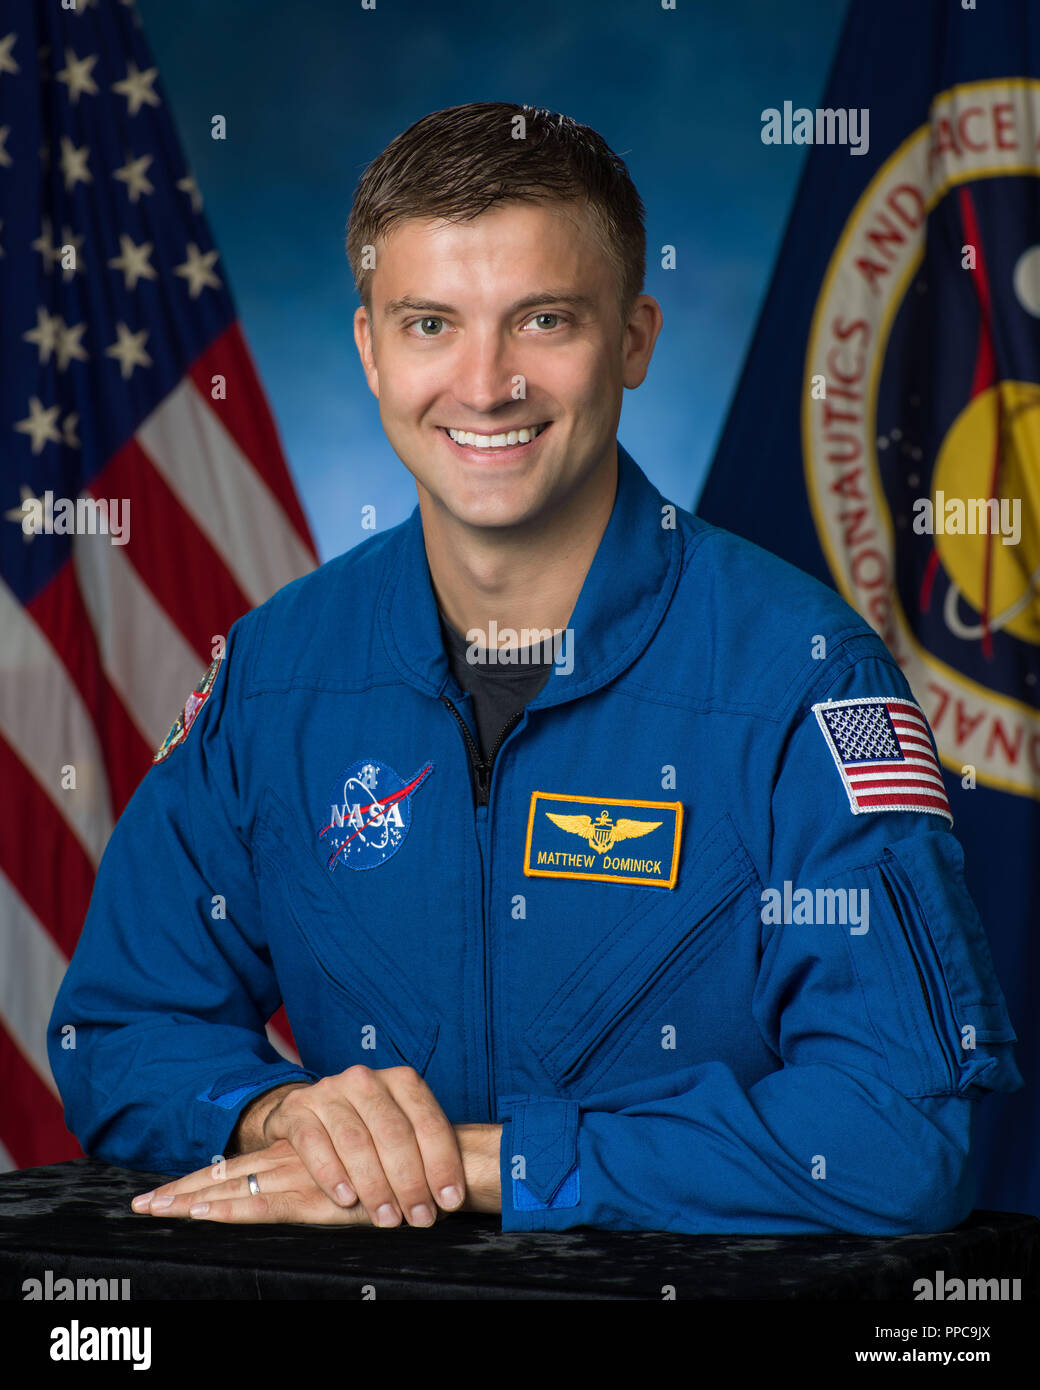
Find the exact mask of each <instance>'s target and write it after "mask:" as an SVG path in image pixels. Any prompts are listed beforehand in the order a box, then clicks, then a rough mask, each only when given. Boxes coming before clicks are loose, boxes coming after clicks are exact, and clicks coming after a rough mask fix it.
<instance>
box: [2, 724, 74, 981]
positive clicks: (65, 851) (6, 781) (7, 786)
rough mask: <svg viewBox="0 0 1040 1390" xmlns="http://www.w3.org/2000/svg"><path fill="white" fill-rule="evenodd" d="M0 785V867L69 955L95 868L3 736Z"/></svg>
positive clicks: (60, 946)
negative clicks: (1, 793)
mask: <svg viewBox="0 0 1040 1390" xmlns="http://www.w3.org/2000/svg"><path fill="white" fill-rule="evenodd" d="M0 786H2V787H3V788H4V796H3V797H2V798H0V870H2V871H3V872H4V873H5V874H6V875H7V877H8V878H9V879H10V880H11V883H12V884H13V885H14V887H15V888H16V889H17V890H18V892H19V894H20V895H21V896H22V898H23V899H24V900H25V902H26V903H27V904H28V906H29V908H30V909H31V910H32V912H33V913H34V914H35V916H36V917H37V918H38V920H39V921H40V922H41V923H42V924H43V926H44V927H45V928H46V929H47V931H48V932H49V933H50V935H51V937H52V938H53V939H54V941H55V942H56V943H57V945H58V946H59V948H60V949H61V950H62V951H63V952H64V954H65V955H66V956H71V955H72V952H73V951H74V950H75V949H76V942H77V941H78V940H79V933H80V928H81V927H82V926H83V919H84V918H85V917H86V915H87V907H88V906H89V904H90V894H91V891H92V889H93V887H94V867H93V865H92V864H91V862H90V860H89V859H88V858H87V854H86V851H85V850H84V848H83V846H82V845H81V844H80V842H79V840H78V839H77V838H76V836H75V835H74V834H73V833H72V831H71V830H70V829H69V826H68V823H67V822H66V821H65V820H64V818H63V817H62V814H61V812H60V811H59V810H58V808H57V806H55V804H54V802H53V801H52V800H51V799H50V797H49V796H48V795H47V793H46V792H45V791H44V790H43V788H42V787H41V786H40V784H39V782H38V781H37V780H36V778H35V777H34V776H33V774H32V773H31V772H30V771H29V769H28V768H27V767H26V766H25V764H24V763H23V762H22V760H21V758H19V757H18V755H17V754H16V753H15V752H14V750H13V749H12V748H11V746H10V744H9V743H8V742H7V740H6V739H4V738H0ZM68 795H69V796H75V792H69V793H68ZM41 866H44V867H43V869H42V871H41Z"/></svg>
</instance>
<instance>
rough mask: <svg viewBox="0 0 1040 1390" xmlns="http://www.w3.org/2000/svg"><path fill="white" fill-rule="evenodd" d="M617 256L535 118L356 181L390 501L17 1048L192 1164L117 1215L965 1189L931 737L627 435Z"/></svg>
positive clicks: (310, 581)
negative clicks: (656, 472) (31, 1035)
mask: <svg viewBox="0 0 1040 1390" xmlns="http://www.w3.org/2000/svg"><path fill="white" fill-rule="evenodd" d="M644 247H645V239H644V233H643V220H642V205H641V202H640V200H639V197H638V194H637V193H636V191H635V189H634V188H633V186H632V184H631V182H630V180H629V178H628V174H627V171H626V170H625V168H624V165H623V164H622V162H621V161H620V160H619V159H617V157H616V156H615V155H613V154H612V153H611V151H610V150H609V149H608V148H607V146H606V145H605V144H604V142H603V141H602V139H601V138H600V137H599V136H598V135H596V134H595V132H593V131H591V130H588V129H587V128H585V127H582V126H579V125H576V124H575V123H574V122H572V121H570V120H569V119H567V118H565V117H561V116H558V115H553V114H550V113H548V112H544V111H536V110H533V109H531V108H526V107H519V106H514V105H511V104H507V103H478V104H474V105H470V106H464V107H458V108H454V109H452V110H448V111H441V112H436V113H434V114H433V115H430V116H427V117H426V118H424V119H423V120H421V121H419V122H418V123H417V124H416V125H414V126H412V127H411V128H410V129H409V130H407V131H405V132H404V133H403V134H402V135H400V136H399V137H398V138H397V139H396V140H394V141H393V142H392V143H391V144H390V145H389V146H388V148H387V149H386V150H385V151H384V152H383V153H382V154H381V155H380V156H379V157H378V158H377V159H376V160H375V161H374V163H373V164H372V165H371V166H370V168H369V169H368V170H367V171H366V173H365V175H364V176H363V178H362V180H361V183H360V185H359V188H358V191H357V195H356V198H355V202H354V206H353V209H352V213H351V220H350V228H349V234H348V252H349V255H350V260H351V265H352V267H353V270H354V273H355V277H356V280H357V285H358V290H359V294H360V296H361V300H362V307H361V308H359V309H358V311H357V314H356V317H355V339H356V342H357V346H358V351H359V353H360V357H361V361H362V365H363V367H364V370H365V373H366V377H367V380H368V383H369V386H370V388H371V390H372V391H373V393H374V395H375V396H376V397H377V398H378V401H379V410H380V418H381V420H382V424H383V428H384V429H385V431H386V434H387V436H388V438H389V439H390V442H391V444H392V445H393V447H394V449H395V451H396V453H397V454H398V456H399V457H400V458H401V459H402V461H403V462H404V463H405V465H406V467H407V468H408V469H409V470H410V472H411V473H412V474H413V476H414V477H415V481H416V488H417V492H418V507H417V508H416V510H415V511H414V512H413V514H412V516H411V517H410V519H409V520H408V521H406V522H405V523H403V524H402V525H401V526H398V527H396V528H394V529H393V530H391V531H389V532H387V533H385V534H382V535H377V536H375V537H373V538H372V539H370V540H368V541H366V542H365V543H364V544H362V545H359V546H357V547H356V548H355V549H353V550H351V551H349V552H348V553H347V554H345V555H342V556H340V557H339V558H338V559H336V560H333V561H331V562H330V563H328V564H326V565H324V566H323V567H322V568H321V569H319V570H318V571H317V572H315V573H314V574H312V575H309V576H307V577H305V578H304V579H302V580H300V581H298V582H296V583H294V584H291V585H289V586H288V587H287V588H285V589H283V590H282V591H281V592H280V593H278V594H276V595H275V596H274V598H272V599H271V600H270V601H269V602H268V603H266V604H264V605H263V606H262V607H261V608H259V609H258V610H256V611H255V612H253V613H250V614H248V615H247V616H246V617H244V618H242V619H241V620H240V621H239V622H237V623H236V624H235V626H234V628H233V629H232V631H231V633H230V635H229V640H228V644H227V651H226V655H225V656H224V658H223V660H219V661H217V662H215V663H214V666H213V667H212V668H211V669H210V671H209V672H208V673H207V677H206V679H205V680H204V681H203V683H202V684H201V686H200V689H199V691H198V692H196V693H194V694H193V695H192V696H191V698H190V700H189V703H188V705H187V706H186V707H185V712H184V715H183V717H182V718H181V719H180V720H179V722H178V724H176V725H175V726H174V730H172V731H171V737H170V739H168V740H167V743H166V744H164V746H163V748H162V749H161V750H160V752H159V754H158V755H157V758H158V762H157V765H156V766H155V767H154V768H153V769H152V770H151V771H150V773H149V774H148V776H147V777H146V778H145V779H144V781H143V783H142V785H141V787H140V788H139V790H138V791H137V793H136V795H135V797H134V798H133V801H132V802H131V803H130V805H129V806H128V808H127V810H126V812H125V814H124V816H123V817H122V819H121V821H120V823H119V824H118V826H117V827H116V830H115V832H114V834H113V836H112V840H111V843H110V845H109V848H108V850H107V853H106V855H105V859H104V862H103V863H102V866H101V870H100V874H99V877H98V881H97V886H96V888H95V892H94V897H93V900H92V904H91V908H90V913H89V915H88V919H87V922H86V925H85V928H84V932H83V936H82V940H81V943H80V946H79V948H78V950H77V952H76V955H75V958H74V959H73V961H72V964H71V966H70V968H69V972H68V975H67V976H66V979H65V982H64V984H63V986H62V989H61V992H60V994H59V996H58V999H57V1003H56V1006H55V1010H54V1015H53V1018H52V1021H51V1029H50V1035H49V1042H50V1057H51V1062H52V1065H53V1067H54V1072H55V1076H56V1077H57V1080H58V1083H59V1086H60V1087H61V1091H62V1095H63V1097H64V1099H65V1103H66V1107H67V1116H68V1122H69V1124H70V1126H71V1128H72V1129H73V1131H74V1132H75V1133H76V1134H77V1135H78V1136H79V1137H80V1139H81V1141H82V1142H83V1144H84V1146H85V1148H86V1149H87V1150H88V1151H89V1152H91V1153H93V1154H96V1155H98V1156H99V1157H102V1158H106V1159H108V1160H109V1161H111V1162H115V1163H119V1164H122V1165H124V1166H133V1167H137V1168H143V1169H151V1170H157V1171H166V1172H183V1171H185V1170H186V1169H195V1170H197V1171H194V1172H191V1173H189V1174H188V1176H186V1177H184V1178H180V1179H178V1180H177V1181H175V1182H172V1183H169V1184H166V1185H164V1187H163V1188H161V1189H157V1192H156V1193H154V1194H142V1196H141V1197H140V1198H138V1199H137V1201H136V1202H135V1207H136V1209H138V1210H140V1211H142V1212H148V1213H150V1214H153V1215H173V1216H187V1215H189V1214H194V1215H196V1216H198V1217H200V1218H202V1219H214V1220H232V1221H261V1220H269V1221H270V1220H286V1221H315V1222H318V1223H321V1224H336V1223H341V1224H348V1225H349V1224H358V1223H369V1222H374V1223H376V1224H379V1225H387V1226H395V1225H398V1224H401V1223H402V1222H407V1223H409V1224H412V1225H419V1226H423V1225H429V1224H431V1223H432V1222H433V1221H434V1220H436V1219H437V1218H438V1217H441V1216H443V1214H444V1213H448V1212H451V1211H453V1210H458V1209H460V1208H461V1209H467V1210H478V1211H496V1212H497V1211H499V1210H500V1211H501V1221H502V1228H503V1229H504V1230H541V1229H563V1228H567V1227H570V1226H576V1225H581V1224H585V1225H591V1226H599V1227H616V1228H634V1229H651V1230H653V1229H658V1230H679V1231H718V1232H799V1231H804V1232H809V1231H819V1232H830V1231H856V1232H866V1233H901V1232H913V1231H927V1230H937V1229H944V1228H947V1227H949V1226H952V1225H955V1224H956V1223H957V1222H959V1221H961V1220H962V1219H963V1218H964V1217H965V1216H966V1215H967V1214H968V1212H969V1211H970V1209H971V1206H972V1199H973V1191H974V1188H973V1175H972V1168H971V1156H970V1148H971V1124H972V1114H973V1106H974V1105H975V1104H976V1103H977V1102H978V1100H979V1098H980V1097H981V1096H982V1095H983V1094H984V1093H985V1092H986V1091H987V1090H1013V1089H1016V1088H1017V1087H1018V1086H1020V1085H1021V1079H1020V1077H1019V1075H1018V1072H1017V1070H1016V1067H1015V1063H1014V1060H1013V1057H1012V1052H1011V1044H1012V1042H1013V1041H1014V1037H1015V1035H1014V1033H1013V1031H1012V1028H1011V1024H1010V1021H1009V1019H1008V1016H1007V1013H1006V1010H1005V1005H1004V1000H1003V997H1002V995H1001V992H1000V989H999V986H998V984H997V981H996V979H995V977H994V973H993V968H992V964H991V961H990V956H989V951H988V948H987V945H986V941H985V938H984V935H983V932H982V928H981V925H980V923H979V921H978V917H977V915H976V913H975V910H974V908H973V906H972V903H971V901H970V899H969V897H968V895H967V892H966V890H965V887H964V883H963V879H962V876H961V852H960V849H959V846H958V844H957V841H956V840H955V838H954V836H953V834H952V833H951V830H950V824H949V811H948V806H947V802H946V797H945V793H944V791H943V786H942V777H941V774H940V772H939V768H938V764H937V762H936V760H935V757H934V753H933V748H932V741H931V735H930V731H929V730H928V726H927V723H926V722H925V720H924V718H923V716H922V715H921V713H920V710H919V709H918V707H917V706H916V704H915V702H914V700H913V697H912V695H911V693H910V691H909V688H908V687H907V684H906V682H905V680H904V679H903V677H902V675H901V673H900V671H899V669H898V668H897V666H896V665H895V663H894V661H893V660H892V658H891V656H890V655H889V653H888V652H887V650H886V649H885V647H884V646H883V645H882V643H881V642H880V640H879V639H878V638H877V637H876V636H875V635H874V634H873V632H872V631H871V630H870V629H869V628H868V627H866V626H865V625H864V623H863V622H862V621H861V620H860V619H859V618H858V617H857V615H856V614H855V613H853V612H852V610H851V609H850V608H848V607H847V606H846V605H845V604H844V602H842V601H841V600H840V599H839V598H837V597H836V596H835V595H834V594H832V593H830V592H829V591H828V590H826V589H824V588H823V587H822V586H820V585H818V584H817V583H816V582H815V581H813V580H811V579H809V578H807V577H806V576H804V575H802V574H801V573H799V572H798V571H796V570H794V569H793V568H791V567H789V566H787V565H785V564H783V563H782V562H780V561H779V560H776V559H775V558H773V557H771V556H770V555H767V554H766V553H765V552H763V551H760V550H758V549H756V548H754V547H752V546H750V545H748V544H746V543H744V542H742V541H740V540H738V539H736V538H735V537H732V536H730V535H728V534H727V533H725V532H723V531H720V530H717V529H715V528H712V527H710V526H707V525H705V524H704V523H701V522H700V521H698V520H697V519H696V518H694V517H693V516H691V515H690V514H688V513H687V512H685V511H683V510H681V509H679V508H676V507H674V506H673V505H672V504H670V503H668V502H666V501H665V499H663V498H662V497H661V495H660V493H658V492H657V490H656V489H655V488H654V487H653V486H652V485H651V484H650V483H649V481H648V480H647V478H646V476H645V475H644V474H643V472H642V471H641V469H640V468H639V467H638V466H637V464H636V462H635V461H634V459H633V458H632V457H631V456H630V455H629V454H628V453H627V452H626V451H625V450H624V449H621V448H620V447H619V446H618V444H617V441H616V431H617V425H618V419H619V415H620V408H621V401H622V393H623V390H624V389H625V388H626V387H627V388H629V389H632V388H635V387H637V386H639V385H640V384H641V383H642V381H643V379H644V377H645V375H646V372H647V368H648V365H649V362H650V357H651V354H652V351H653V347H654V342H655V340H656V337H657V333H658V330H659V328H660V326H661V311H660V308H659V306H658V304H657V303H656V301H655V300H653V299H652V298H650V297H649V296H647V295H644V294H642V293H641V289H642V283H643V271H644ZM514 432H515V433H514ZM525 629H526V630H527V631H526V634H525V632H524V630H525ZM549 638H552V639H553V640H552V642H549V641H548V640H547V639H549ZM547 646H548V647H549V652H548V659H546V650H545V648H546V647H547ZM539 656H540V657H541V658H542V661H541V664H540V666H539V664H538V661H537V659H538V658H539ZM518 657H519V658H522V659H517V658H518ZM532 657H533V658H535V662H534V664H532V662H531V661H530V658H532ZM506 658H510V659H509V660H507V659H506ZM282 1001H284V1003H285V1005H286V1009H287V1012H288V1015H289V1018H290V1020H291V1023H292V1026H293V1032H294V1036H295V1040H296V1043H297V1046H298V1049H299V1054H300V1058H301V1060H302V1063H303V1065H302V1067H297V1066H294V1065H290V1064H288V1063H286V1062H285V1061H283V1060H282V1059H280V1058H279V1057H278V1055H277V1054H276V1053H275V1052H274V1050H273V1049H272V1048H271V1047H270V1045H269V1044H268V1042H267V1040H266V1037H265V1034H264V1025H265V1023H266V1021H267V1020H268V1019H269V1018H270V1016H271V1014H272V1013H273V1012H274V1011H275V1009H276V1008H277V1007H278V1005H279V1003H280V1002H282ZM67 1023H74V1024H75V1025H76V1028H77V1036H78V1039H79V1042H78V1046H77V1048H76V1050H75V1051H67V1052H66V1051H63V1050H62V1048H61V1045H60V1041H61V1029H62V1026H63V1025H64V1024H67ZM221 1154H223V1155H236V1156H233V1157H230V1159H229V1161H228V1162H227V1163H226V1165H223V1164H218V1165H217V1167H215V1168H208V1167H203V1166H202V1165H204V1164H208V1163H210V1162H211V1161H212V1158H213V1156H214V1155H221Z"/></svg>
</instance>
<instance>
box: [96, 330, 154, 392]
mask: <svg viewBox="0 0 1040 1390" xmlns="http://www.w3.org/2000/svg"><path fill="white" fill-rule="evenodd" d="M116 332H117V333H118V334H119V340H118V342H115V343H113V344H112V346H111V347H108V348H105V356H106V357H114V358H116V360H117V361H118V362H119V370H120V371H121V373H122V375H123V380H124V381H126V380H127V379H128V378H129V377H130V376H131V375H132V374H133V370H134V368H135V367H150V366H151V365H152V359H151V358H150V357H149V356H148V354H147V352H145V350H144V344H145V339H146V338H147V337H148V331H147V329H144V328H142V329H141V331H140V333H131V332H130V329H129V328H128V326H127V325H126V324H125V323H122V322H120V323H117V324H116Z"/></svg>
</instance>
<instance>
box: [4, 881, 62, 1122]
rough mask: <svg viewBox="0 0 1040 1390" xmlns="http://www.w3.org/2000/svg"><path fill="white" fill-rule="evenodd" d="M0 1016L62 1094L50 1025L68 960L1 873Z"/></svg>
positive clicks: (43, 1076) (50, 1084)
mask: <svg viewBox="0 0 1040 1390" xmlns="http://www.w3.org/2000/svg"><path fill="white" fill-rule="evenodd" d="M0 960H2V961H3V963H4V968H3V971H2V972H0V1016H2V1018H3V1020H4V1025H5V1026H6V1028H7V1030H8V1032H9V1033H10V1034H11V1036H12V1037H13V1038H14V1040H15V1042H16V1043H17V1044H18V1046H19V1047H20V1048H21V1050H22V1052H23V1053H24V1054H25V1056H26V1057H27V1058H28V1060H29V1061H30V1062H31V1063H32V1066H33V1069H34V1070H35V1071H37V1072H38V1073H39V1075H40V1078H41V1080H42V1081H43V1082H44V1084H45V1085H46V1086H48V1087H49V1088H50V1090H52V1091H53V1092H54V1094H55V1095H57V1094H58V1088H57V1086H56V1085H55V1084H54V1077H53V1075H52V1074H51V1064H50V1062H49V1060H48V1058H47V1023H48V1021H49V1019H50V1016H51V1010H52V1009H53V1008H54V1001H55V999H56V998H57V995H58V986H59V985H60V984H61V981H62V977H63V976H64V974H65V969H66V965H67V964H68V962H67V961H66V960H65V957H64V956H63V955H62V953H61V951H59V949H58V947H57V946H56V945H55V943H54V939H53V937H52V936H51V934H50V932H48V931H47V930H46V929H45V928H44V927H43V925H42V924H41V923H40V921H39V920H38V918H37V917H36V915H35V913H33V912H32V911H31V910H30V909H29V907H28V906H27V905H26V903H25V900H24V899H23V898H22V896H21V894H20V893H19V892H18V891H17V889H16V888H15V887H14V885H13V884H12V882H11V880H10V879H9V878H8V877H7V875H6V874H4V873H0Z"/></svg>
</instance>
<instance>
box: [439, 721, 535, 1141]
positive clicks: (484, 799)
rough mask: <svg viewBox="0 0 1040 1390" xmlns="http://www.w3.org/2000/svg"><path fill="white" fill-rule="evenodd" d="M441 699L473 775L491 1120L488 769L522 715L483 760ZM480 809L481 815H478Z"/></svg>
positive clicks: (506, 728)
mask: <svg viewBox="0 0 1040 1390" xmlns="http://www.w3.org/2000/svg"><path fill="white" fill-rule="evenodd" d="M441 699H442V700H443V701H444V703H445V704H446V705H447V707H448V709H449V710H451V712H452V714H453V715H454V716H455V718H456V720H457V721H458V725H459V728H460V729H461V730H462V733H463V736H464V737H465V740H466V749H467V751H468V753H469V757H470V761H471V763H472V764H473V770H474V772H475V773H476V777H477V793H476V803H475V807H474V810H475V820H476V828H477V839H478V843H479V845H480V854H481V864H480V872H481V901H480V935H481V944H482V946H483V953H484V1055H485V1066H486V1077H487V1090H486V1096H487V1115H488V1123H492V1124H493V1123H494V1121H495V1117H496V1108H497V1107H496V1103H495V1095H494V1089H495V1088H494V1076H495V1051H494V1043H493V1040H492V1030H491V1007H492V988H491V951H490V949H489V944H488V930H487V924H488V897H489V895H490V892H491V875H490V874H489V873H488V871H487V857H488V841H489V838H490V835H489V829H490V825H489V820H488V811H489V808H490V804H491V772H492V769H493V768H494V765H495V758H496V756H497V755H498V750H499V749H500V748H501V746H502V744H503V743H504V741H505V739H506V737H507V736H508V734H509V732H510V730H512V729H513V728H514V727H515V726H516V724H517V723H518V722H519V720H520V719H521V718H522V717H523V713H524V712H523V710H522V709H521V710H517V712H516V714H513V715H510V717H509V719H507V720H506V722H505V724H504V725H503V726H502V730H501V732H500V733H499V735H498V738H497V739H496V740H495V746H494V747H493V748H492V749H491V752H490V753H489V754H488V760H487V762H486V763H485V762H484V760H483V759H482V758H481V756H480V750H479V749H478V747H477V745H476V743H475V742H474V740H473V735H472V734H471V733H470V731H469V728H468V726H467V724H466V721H465V720H464V719H463V717H462V715H461V714H460V713H459V712H458V710H457V709H456V708H455V706H454V705H453V704H452V702H451V700H450V699H449V698H448V696H447V695H442V696H441ZM481 812H483V815H482V814H481Z"/></svg>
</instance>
